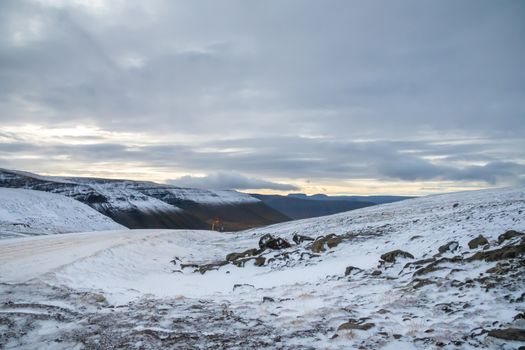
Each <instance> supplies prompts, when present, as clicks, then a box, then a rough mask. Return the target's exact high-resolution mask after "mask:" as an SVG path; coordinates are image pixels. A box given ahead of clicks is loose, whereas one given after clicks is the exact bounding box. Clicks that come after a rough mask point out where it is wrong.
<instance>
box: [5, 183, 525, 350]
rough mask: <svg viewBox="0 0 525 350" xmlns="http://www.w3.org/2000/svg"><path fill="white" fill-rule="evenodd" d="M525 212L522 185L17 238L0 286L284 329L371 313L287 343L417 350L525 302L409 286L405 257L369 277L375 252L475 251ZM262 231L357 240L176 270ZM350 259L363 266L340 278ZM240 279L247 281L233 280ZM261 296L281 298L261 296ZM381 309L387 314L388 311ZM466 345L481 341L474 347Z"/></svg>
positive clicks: (464, 274) (250, 244) (500, 317)
mask: <svg viewBox="0 0 525 350" xmlns="http://www.w3.org/2000/svg"><path fill="white" fill-rule="evenodd" d="M17 191H18V190H17ZM192 198H195V196H193V197H192ZM524 212H525V188H508V189H497V190H485V191H475V192H463V193H455V194H446V195H437V196H429V197H424V198H417V199H410V200H406V201H402V202H397V203H392V204H386V205H380V206H374V207H368V208H364V209H359V210H355V211H351V212H347V213H341V214H336V215H332V216H327V217H321V218H313V219H306V220H301V221H292V222H287V223H283V224H277V225H273V226H268V227H264V228H259V229H252V230H248V231H244V232H239V233H235V234H232V233H218V232H209V231H190V230H136V231H135V230H129V231H118V232H98V233H80V234H79V233H76V234H67V235H60V236H47V237H31V238H20V239H10V240H4V241H0V282H7V283H22V282H27V281H29V280H32V281H43V282H45V283H49V284H51V285H57V286H60V285H64V286H67V287H69V288H73V289H75V290H81V291H93V292H99V293H102V294H104V295H105V297H106V298H107V299H108V301H109V303H110V304H113V305H124V304H126V303H129V302H133V301H135V300H141V299H142V298H158V299H159V303H161V301H162V300H168V299H173V298H189V299H199V300H201V299H202V300H212V301H215V302H219V303H220V302H224V303H227V304H228V305H229V308H230V309H231V310H234V311H237V312H239V313H245V314H246V313H247V312H249V314H250V315H256V316H257V318H258V319H259V320H260V321H261V322H269V323H271V324H272V325H274V326H275V327H277V328H278V329H283V330H286V331H287V332H294V331H302V330H305V329H306V330H307V329H312V328H315V327H329V328H330V329H337V327H338V325H340V324H341V323H343V322H346V321H348V319H349V318H356V319H357V318H363V317H366V318H369V319H370V320H372V322H374V323H375V327H376V328H374V330H375V331H360V330H356V331H353V332H350V333H345V332H344V331H340V332H337V334H338V335H339V337H337V338H335V339H330V338H331V337H330V336H329V335H326V334H318V335H315V334H312V335H311V336H310V337H305V338H304V339H299V338H294V339H289V340H288V343H286V345H287V347H294V346H313V347H315V348H340V349H345V348H352V347H357V346H358V345H359V344H361V342H363V341H370V342H372V343H367V344H369V346H370V344H373V346H374V347H377V348H381V347H384V348H385V349H397V348H406V349H412V348H414V349H416V348H417V349H419V348H424V347H422V345H421V343H418V344H419V345H414V343H413V342H412V341H411V340H410V339H414V338H423V337H426V336H428V332H426V331H427V330H429V329H432V330H433V331H432V336H433V337H435V339H443V341H447V339H448V340H450V339H456V338H458V339H459V338H460V337H461V336H462V335H463V332H466V331H468V330H470V329H471V328H473V327H472V325H483V326H484V327H489V328H490V327H492V326H491V325H492V322H493V321H494V320H497V321H499V322H501V324H503V323H506V322H512V317H513V316H514V315H515V314H516V310H519V309H520V308H521V310H523V309H525V304H524V303H523V302H521V303H515V304H510V303H508V302H507V301H506V300H504V299H503V298H502V296H501V295H499V294H497V292H494V291H492V292H485V291H484V290H482V289H481V288H479V287H473V288H471V289H465V290H462V291H461V292H460V293H457V292H456V291H457V290H453V289H450V288H448V287H447V288H438V287H436V286H435V285H431V286H427V287H423V288H421V289H417V290H412V291H409V290H408V289H406V285H407V284H408V283H410V282H411V278H412V276H411V275H412V273H410V274H407V273H406V272H405V271H404V270H403V266H404V263H405V262H408V261H410V260H406V261H401V262H398V263H396V264H395V265H393V266H392V267H390V268H388V269H385V270H384V272H383V274H382V275H381V277H380V278H373V277H371V276H370V272H371V271H372V270H374V269H376V268H377V267H376V266H377V265H378V261H379V257H380V255H381V254H383V253H385V252H388V251H392V250H395V249H402V250H405V251H408V252H410V253H412V254H413V255H414V257H415V259H416V260H417V259H424V258H428V257H431V256H433V255H434V254H436V253H437V247H439V246H440V245H443V244H445V243H447V242H450V241H458V242H459V251H458V252H457V253H456V254H459V255H467V254H472V252H473V251H471V250H469V249H468V247H467V242H468V241H470V240H471V239H472V238H474V237H476V236H478V235H479V234H482V235H483V236H485V237H486V238H487V239H488V240H489V242H491V243H493V242H494V241H496V240H497V237H498V235H500V234H501V233H503V232H505V231H507V230H510V229H513V230H517V231H522V232H523V231H524V230H525V215H523V213H524ZM265 233H271V234H274V235H277V236H281V237H283V238H286V239H287V240H289V241H290V242H291V237H292V235H293V234H295V233H298V234H301V235H307V236H312V237H316V236H319V235H327V234H330V233H335V234H355V240H352V241H350V242H343V243H341V244H339V245H338V246H337V247H335V248H333V249H329V250H328V251H327V252H325V253H322V254H320V257H318V258H315V257H314V258H311V259H305V260H298V259H296V260H292V261H288V262H286V263H280V262H278V261H276V262H275V263H272V264H269V265H265V266H263V267H256V266H253V263H252V262H248V263H247V264H246V266H245V267H243V268H238V267H236V266H234V265H226V266H223V267H221V268H220V269H219V270H216V271H208V272H206V273H205V274H200V273H194V272H193V271H192V270H193V269H191V268H185V269H182V270H181V268H180V262H182V263H198V264H204V263H209V262H213V261H218V260H221V259H224V257H225V256H226V254H228V253H231V252H240V251H243V250H246V249H249V248H254V247H257V243H258V240H259V238H260V237H261V236H262V235H263V234H265ZM293 249H295V248H294V247H292V248H291V249H290V250H293ZM450 256H452V255H450ZM174 257H177V258H178V259H180V261H179V262H177V265H173V264H171V263H170V261H171V260H172V259H174ZM494 265H495V264H494V263H487V262H484V261H480V262H473V263H471V264H470V265H468V268H465V269H464V270H461V269H460V270H458V271H451V270H450V269H448V270H447V271H448V272H447V274H446V275H445V274H444V273H443V272H442V271H437V272H436V273H435V276H436V278H450V279H453V278H455V279H457V280H461V281H462V280H465V279H469V278H475V277H478V276H479V274H480V273H483V272H484V271H486V270H487V269H488V268H490V267H492V266H494ZM347 266H356V267H358V268H361V269H363V270H364V272H357V273H355V274H352V276H351V277H350V278H345V277H344V271H345V268H346V267H347ZM440 274H442V275H440ZM236 284H238V285H243V286H241V287H239V288H234V285H236ZM263 297H271V298H274V299H275V300H277V301H278V302H271V303H262V302H261V300H262V299H263ZM440 303H450V304H451V305H452V306H451V307H455V306H454V305H456V304H457V305H463V306H462V307H465V306H464V305H467V303H468V305H469V307H468V308H467V309H462V310H461V313H457V314H453V315H452V316H451V315H449V314H447V313H445V312H443V311H442V310H441V308H440V306H439V304H440ZM458 308H459V307H458ZM381 309H384V310H387V311H385V312H387V315H386V317H385V315H383V313H381V312H380V310H381ZM465 310H466V311H465ZM319 325H322V326H319ZM378 329H380V330H383V331H384V332H385V333H388V334H401V335H402V336H403V338H402V339H401V340H393V339H392V341H391V342H387V341H384V340H382V339H383V338H380V337H379V336H377V335H376V333H377V330H378ZM332 334H333V333H332ZM381 344H382V345H381ZM478 345H479V344H478ZM489 345H490V344H489ZM462 347H463V348H474V346H472V347H471V346H469V345H468V344H467V343H463V345H462Z"/></svg>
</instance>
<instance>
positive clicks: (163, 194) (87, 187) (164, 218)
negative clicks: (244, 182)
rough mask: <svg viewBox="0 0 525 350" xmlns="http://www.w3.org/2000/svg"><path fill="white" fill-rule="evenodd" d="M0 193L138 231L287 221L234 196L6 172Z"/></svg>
mask: <svg viewBox="0 0 525 350" xmlns="http://www.w3.org/2000/svg"><path fill="white" fill-rule="evenodd" d="M0 187H8V188H23V189H32V190H38V191H46V192H51V193H55V194H60V195H64V196H67V197H71V198H73V199H76V200H78V201H79V202H82V203H84V204H87V205H89V206H90V207H92V208H93V209H95V210H97V211H98V212H100V213H102V214H104V215H106V216H108V217H110V218H111V219H113V220H114V221H116V222H118V223H119V224H122V225H124V226H126V227H128V228H135V229H137V228H189V229H209V228H210V227H211V223H212V222H213V220H214V219H215V218H217V217H218V218H220V219H221V221H222V224H223V225H224V228H225V230H240V229H246V228H250V227H255V226H262V225H268V224H273V223H277V222H283V221H286V220H289V218H288V217H286V216H285V215H283V214H281V213H280V212H278V211H276V210H274V209H271V208H270V207H268V206H266V205H265V204H264V203H262V202H261V201H259V200H258V199H256V198H254V197H252V196H250V195H247V194H244V193H239V192H236V191H211V190H200V189H190V188H179V187H175V186H170V185H163V184H157V183H154V182H144V181H129V180H109V179H97V178H78V177H77V178H67V177H51V176H49V177H46V176H41V175H36V174H32V173H28V172H22V171H14V170H6V169H0Z"/></svg>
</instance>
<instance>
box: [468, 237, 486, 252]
mask: <svg viewBox="0 0 525 350" xmlns="http://www.w3.org/2000/svg"><path fill="white" fill-rule="evenodd" d="M487 244H489V241H487V239H486V238H485V237H483V236H482V235H479V236H477V237H476V238H474V239H473V240H471V241H470V242H468V247H469V248H470V249H476V248H477V247H479V246H482V245H487Z"/></svg>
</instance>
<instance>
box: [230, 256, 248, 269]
mask: <svg viewBox="0 0 525 350" xmlns="http://www.w3.org/2000/svg"><path fill="white" fill-rule="evenodd" d="M252 259H253V258H252V257H250V258H243V259H237V260H234V261H232V262H231V263H232V264H233V265H235V266H237V267H244V264H246V263H247V262H248V261H250V260H252Z"/></svg>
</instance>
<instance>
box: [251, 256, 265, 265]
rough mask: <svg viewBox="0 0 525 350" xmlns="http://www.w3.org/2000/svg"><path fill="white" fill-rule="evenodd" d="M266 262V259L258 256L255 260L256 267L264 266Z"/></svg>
mask: <svg viewBox="0 0 525 350" xmlns="http://www.w3.org/2000/svg"><path fill="white" fill-rule="evenodd" d="M265 262H266V258H265V257H263V256H258V257H257V258H255V262H254V263H253V264H254V265H255V266H263V265H264V263H265Z"/></svg>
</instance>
